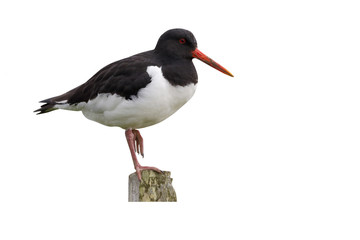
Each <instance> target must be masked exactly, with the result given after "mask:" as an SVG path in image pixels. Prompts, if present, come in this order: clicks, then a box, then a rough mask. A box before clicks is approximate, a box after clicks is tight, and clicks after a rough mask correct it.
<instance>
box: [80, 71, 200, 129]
mask: <svg viewBox="0 0 360 240" xmlns="http://www.w3.org/2000/svg"><path fill="white" fill-rule="evenodd" d="M147 73H148V74H149V76H150V77H151V82H150V83H149V84H148V85H147V86H146V87H145V88H143V89H140V90H139V92H138V94H137V96H132V97H131V100H126V99H125V98H123V97H121V96H119V95H116V94H105V93H102V94H99V95H98V96H97V97H96V98H94V99H92V100H90V101H88V102H87V103H80V104H79V105H78V106H81V110H82V112H83V114H84V115H85V117H87V118H88V119H91V120H93V121H96V122H99V123H101V124H104V125H107V126H119V127H121V128H124V129H129V128H134V129H136V128H143V127H147V126H150V125H153V124H156V123H159V122H161V121H163V120H164V119H166V118H168V117H169V116H171V115H172V114H173V113H175V112H176V111H177V110H178V109H179V108H180V107H182V106H183V105H184V104H185V103H186V102H187V101H188V100H189V99H190V98H191V97H192V96H193V94H194V92H195V90H196V85H195V84H189V85H187V86H184V87H182V86H173V85H171V84H170V83H169V82H168V81H167V80H166V79H165V78H164V76H163V74H162V71H161V68H159V67H156V66H150V67H148V68H147ZM79 110H80V109H79Z"/></svg>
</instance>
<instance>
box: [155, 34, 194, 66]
mask: <svg viewBox="0 0 360 240" xmlns="http://www.w3.org/2000/svg"><path fill="white" fill-rule="evenodd" d="M196 48H197V42H196V39H195V37H194V35H193V34H192V33H191V32H190V31H188V30H185V29H181V28H175V29H171V30H168V31H166V32H165V33H164V34H163V35H161V37H160V38H159V41H158V42H157V44H156V47H155V52H156V53H159V54H161V55H163V56H167V57H168V58H173V59H179V58H182V59H183V58H186V59H192V58H193V56H192V52H193V51H194V50H195V49H196Z"/></svg>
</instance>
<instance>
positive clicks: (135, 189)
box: [129, 170, 177, 202]
mask: <svg viewBox="0 0 360 240" xmlns="http://www.w3.org/2000/svg"><path fill="white" fill-rule="evenodd" d="M170 174H171V173H170V172H163V173H157V172H155V171H153V170H144V171H142V172H141V178H142V180H141V182H140V181H139V179H138V177H137V175H136V173H132V174H130V175H129V202H176V200H177V199H176V193H175V190H174V188H173V186H172V185H171V183H172V178H170Z"/></svg>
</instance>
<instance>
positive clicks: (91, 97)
mask: <svg viewBox="0 0 360 240" xmlns="http://www.w3.org/2000/svg"><path fill="white" fill-rule="evenodd" d="M193 58H197V59H199V60H201V61H203V62H205V63H206V64H209V65H210V66H211V67H213V68H215V69H217V70H219V71H221V72H223V73H225V74H227V75H229V76H232V77H233V75H232V74H231V73H230V72H229V71H227V70H226V69H225V68H224V67H222V66H220V65H219V64H218V63H216V62H215V61H213V60H212V59H211V58H209V57H207V56H206V55H204V54H203V53H202V52H200V51H199V50H198V48H197V42H196V39H195V37H194V35H193V34H192V33H191V32H190V31H188V30H185V29H171V30H168V31H166V32H165V33H164V34H163V35H161V37H160V38H159V40H158V42H157V44H156V47H155V49H154V50H151V51H147V52H143V53H139V54H136V55H134V56H131V57H128V58H125V59H122V60H119V61H117V62H114V63H111V64H109V65H107V66H106V67H104V68H102V69H101V70H100V71H98V72H97V73H96V74H95V75H94V76H93V77H91V78H90V79H89V80H88V81H87V82H86V83H84V84H82V85H80V86H78V87H76V88H74V89H72V90H70V91H69V92H67V93H64V94H62V95H59V96H57V97H52V98H49V99H46V100H43V101H41V103H44V105H42V106H41V108H40V109H37V110H35V112H38V114H42V113H47V112H50V111H53V110H56V109H65V110H75V111H82V113H83V114H84V116H85V117H86V118H88V119H90V120H93V121H96V122H98V123H101V124H103V125H106V126H117V127H121V128H123V129H125V136H126V140H127V142H128V145H129V148H130V152H131V157H132V160H133V162H134V167H135V169H136V173H137V176H138V178H139V180H141V171H142V170H145V169H151V170H155V171H157V172H161V171H160V170H159V169H158V168H155V167H145V166H141V165H140V164H139V162H138V160H137V158H136V153H138V154H141V155H142V156H144V148H143V139H142V137H141V135H140V132H139V131H138V130H137V129H139V128H144V127H148V126H151V125H154V124H157V123H159V122H161V121H163V120H164V119H166V118H168V117H169V116H171V115H172V114H173V113H175V112H176V111H177V110H178V109H179V108H181V107H182V106H183V105H184V104H185V103H186V102H187V101H188V100H189V99H190V98H191V97H192V96H193V94H194V92H195V90H196V84H197V82H198V77H197V73H196V70H195V67H194V65H193V62H192V59H193Z"/></svg>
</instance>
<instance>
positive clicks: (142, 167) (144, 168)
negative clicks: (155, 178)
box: [135, 165, 163, 182]
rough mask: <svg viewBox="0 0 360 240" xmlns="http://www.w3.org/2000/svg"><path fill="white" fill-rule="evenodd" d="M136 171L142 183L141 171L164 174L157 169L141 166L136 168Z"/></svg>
mask: <svg viewBox="0 0 360 240" xmlns="http://www.w3.org/2000/svg"><path fill="white" fill-rule="evenodd" d="M135 170H136V175H137V177H138V179H139V181H140V182H141V171H143V170H154V171H155V172H158V173H163V172H162V171H161V170H160V169H158V168H156V167H147V166H141V165H138V166H136V167H135Z"/></svg>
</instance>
